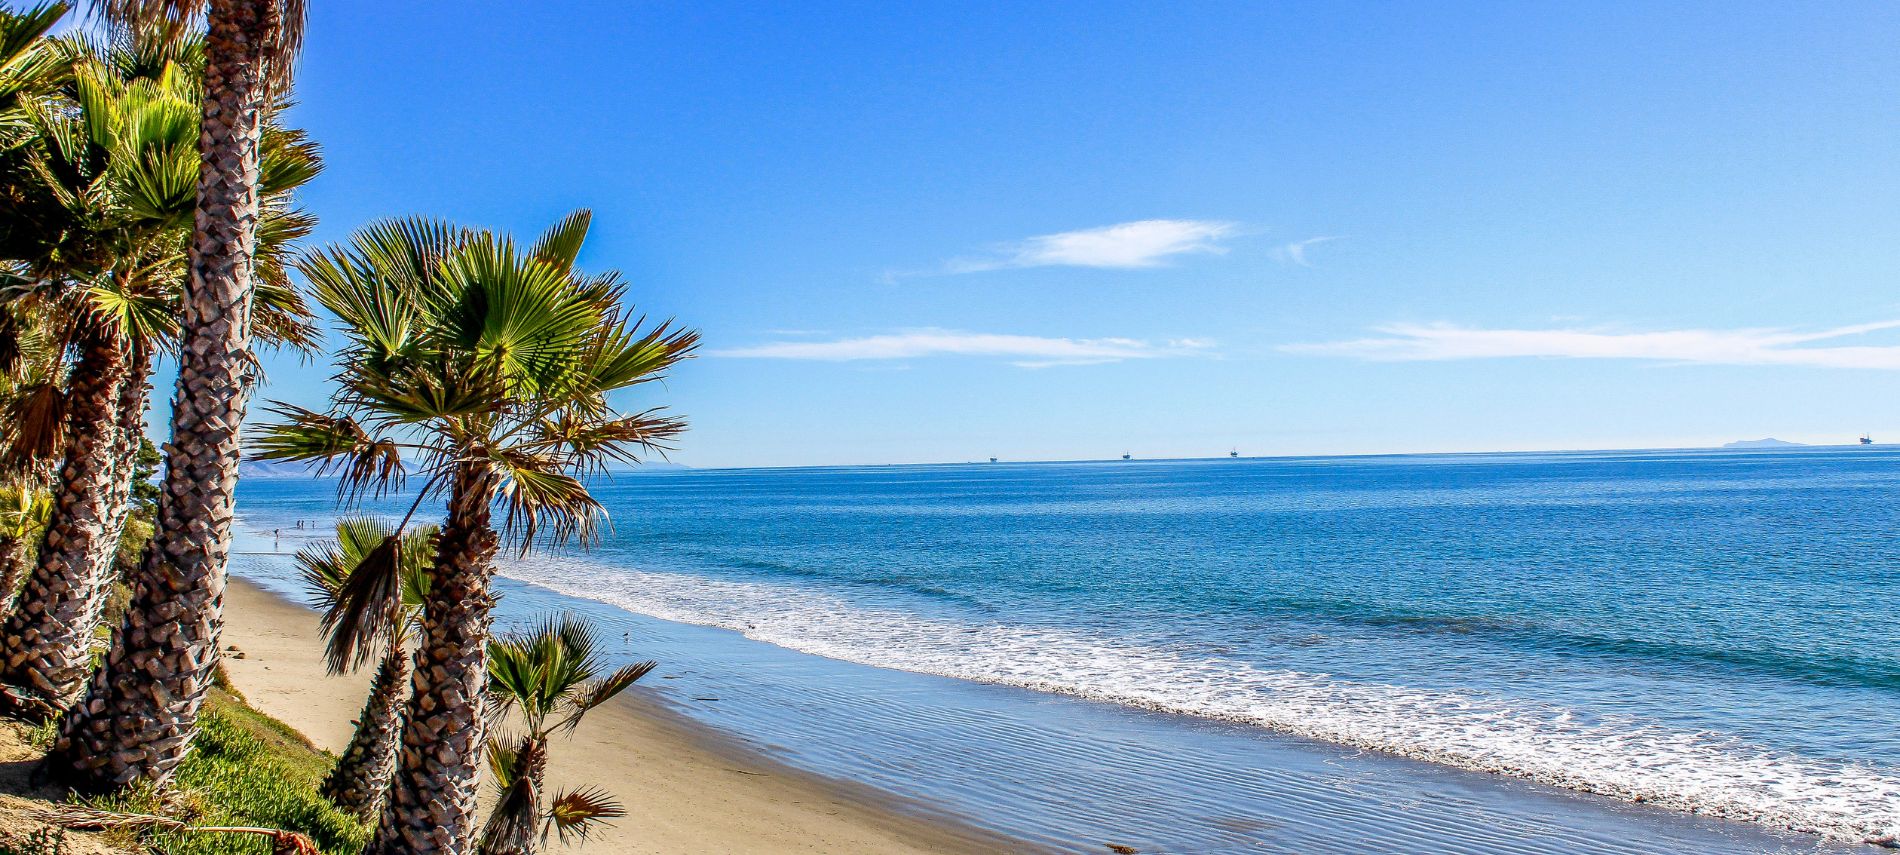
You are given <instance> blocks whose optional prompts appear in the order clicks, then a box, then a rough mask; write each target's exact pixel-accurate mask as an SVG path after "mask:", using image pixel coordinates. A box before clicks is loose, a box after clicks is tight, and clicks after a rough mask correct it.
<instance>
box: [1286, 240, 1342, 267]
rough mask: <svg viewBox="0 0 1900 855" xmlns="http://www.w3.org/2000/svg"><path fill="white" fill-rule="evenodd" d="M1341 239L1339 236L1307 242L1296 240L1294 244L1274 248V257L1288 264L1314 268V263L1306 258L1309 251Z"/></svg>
mask: <svg viewBox="0 0 1900 855" xmlns="http://www.w3.org/2000/svg"><path fill="white" fill-rule="evenodd" d="M1339 239H1340V236H1339V235H1320V236H1319V237H1310V238H1307V239H1306V240H1296V241H1294V242H1292V243H1286V244H1281V245H1280V246H1277V247H1274V250H1273V257H1274V258H1277V259H1279V260H1281V261H1284V262H1286V263H1288V264H1297V265H1299V266H1301V267H1312V266H1313V263H1312V262H1310V261H1308V260H1307V258H1306V251H1307V249H1309V248H1311V247H1315V246H1318V245H1320V244H1322V243H1331V242H1333V241H1336V240H1339Z"/></svg>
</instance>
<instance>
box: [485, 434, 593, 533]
mask: <svg viewBox="0 0 1900 855" xmlns="http://www.w3.org/2000/svg"><path fill="white" fill-rule="evenodd" d="M494 459H495V464H496V467H495V468H496V470H497V471H498V472H499V473H500V474H501V486H500V487H499V489H498V495H499V498H500V500H501V504H502V507H503V508H505V509H506V516H505V517H504V522H503V525H502V531H503V532H504V533H506V534H507V535H509V536H510V537H512V538H513V539H514V540H515V541H516V542H518V543H519V544H520V545H521V550H522V551H523V553H524V554H525V553H526V551H527V549H528V548H529V546H530V545H532V544H533V543H534V539H535V535H536V534H538V533H539V532H540V531H541V530H542V529H543V528H547V529H551V530H552V534H553V537H554V539H555V540H558V541H567V540H575V541H579V542H581V543H587V542H589V541H591V540H592V539H593V537H594V535H595V529H596V528H597V526H598V524H599V521H600V519H601V518H602V517H603V516H604V515H605V513H606V511H605V509H603V508H602V507H601V505H600V502H599V501H597V500H595V499H594V497H593V495H592V494H590V493H588V492H587V485H585V484H583V483H581V481H580V479H579V478H576V477H574V476H572V475H569V474H567V473H566V472H563V471H561V470H562V469H563V468H565V466H564V465H563V463H562V462H561V461H560V460H558V459H557V458H554V457H551V456H548V455H543V454H535V453H532V452H526V451H518V450H503V451H501V452H500V453H498V454H496V455H495V458H494Z"/></svg>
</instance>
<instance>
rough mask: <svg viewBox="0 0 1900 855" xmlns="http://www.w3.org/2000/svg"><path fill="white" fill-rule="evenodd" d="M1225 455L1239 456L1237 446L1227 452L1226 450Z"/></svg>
mask: <svg viewBox="0 0 1900 855" xmlns="http://www.w3.org/2000/svg"><path fill="white" fill-rule="evenodd" d="M1227 456H1228V457H1239V456H1240V449H1238V448H1236V449H1234V450H1233V451H1229V452H1227Z"/></svg>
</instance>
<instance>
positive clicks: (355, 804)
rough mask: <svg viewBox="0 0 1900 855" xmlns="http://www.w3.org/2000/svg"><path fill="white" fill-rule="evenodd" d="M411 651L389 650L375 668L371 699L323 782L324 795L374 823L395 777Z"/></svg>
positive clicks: (357, 815) (346, 809) (348, 810)
mask: <svg viewBox="0 0 1900 855" xmlns="http://www.w3.org/2000/svg"><path fill="white" fill-rule="evenodd" d="M409 680H410V667H409V653H408V651H405V650H403V649H402V648H401V647H395V648H392V649H391V650H390V651H389V653H388V654H387V655H385V656H384V657H383V662H382V664H381V665H379V666H377V668H376V680H375V681H374V682H372V683H371V684H370V687H369V700H368V701H366V702H365V703H364V704H363V714H362V715H361V716H359V717H357V719H356V732H355V733H354V734H352V735H351V736H350V745H349V747H348V748H346V749H344V751H343V756H342V757H340V758H338V759H337V761H336V766H335V768H332V769H331V770H330V774H329V776H328V777H326V778H324V779H323V789H322V792H323V795H324V797H325V798H327V799H329V800H330V801H331V802H332V803H334V804H335V805H336V806H337V807H339V808H342V809H343V810H344V811H347V812H348V813H350V814H351V815H354V816H356V817H358V818H360V819H364V820H373V819H375V818H376V815H377V814H378V813H379V812H381V811H382V809H383V794H384V793H386V792H388V791H389V779H390V778H391V777H394V776H395V774H396V747H397V745H398V743H399V740H401V738H402V710H403V701H405V700H407V698H408V695H407V694H405V692H406V690H407V689H408V688H409V685H408V684H409Z"/></svg>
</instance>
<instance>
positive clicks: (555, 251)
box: [529, 208, 594, 273]
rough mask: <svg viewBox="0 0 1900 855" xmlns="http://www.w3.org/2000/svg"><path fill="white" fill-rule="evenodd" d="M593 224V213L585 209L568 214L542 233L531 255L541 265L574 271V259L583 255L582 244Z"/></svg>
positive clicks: (563, 271) (562, 270) (564, 270)
mask: <svg viewBox="0 0 1900 855" xmlns="http://www.w3.org/2000/svg"><path fill="white" fill-rule="evenodd" d="M593 222H594V214H593V212H592V211H588V210H587V209H585V208H583V209H581V210H578V211H575V212H574V213H571V214H568V215H567V216H566V217H563V218H561V221H560V222H558V223H555V224H554V225H553V226H551V227H549V228H548V230H547V231H546V232H544V233H542V235H541V239H540V240H537V241H535V242H534V248H533V249H532V250H529V254H530V255H533V256H534V257H535V258H536V259H539V260H540V261H541V263H543V264H546V265H548V266H550V267H553V268H554V269H555V270H558V271H561V272H562V273H567V272H568V271H571V270H573V269H574V259H575V258H576V257H577V256H579V255H580V254H581V244H583V243H585V242H586V241H587V229H588V227H589V226H591V225H593Z"/></svg>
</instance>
